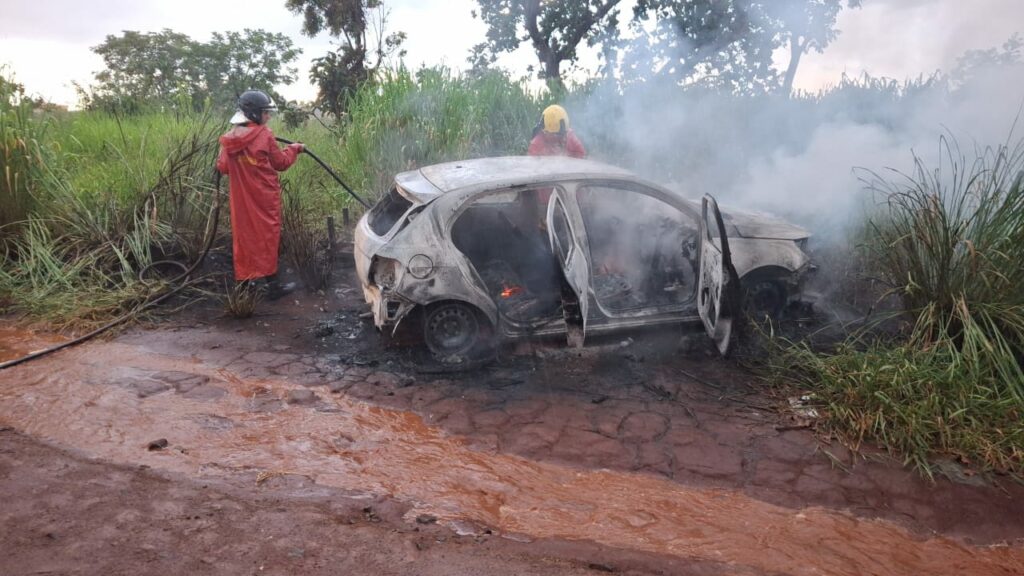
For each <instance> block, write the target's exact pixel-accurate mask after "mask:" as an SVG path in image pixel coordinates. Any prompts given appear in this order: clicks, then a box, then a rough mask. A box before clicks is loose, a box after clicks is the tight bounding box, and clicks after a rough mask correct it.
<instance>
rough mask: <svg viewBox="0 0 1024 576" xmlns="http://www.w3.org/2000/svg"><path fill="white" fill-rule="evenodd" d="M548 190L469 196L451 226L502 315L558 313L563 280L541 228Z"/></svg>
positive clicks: (532, 316) (533, 317)
mask: <svg viewBox="0 0 1024 576" xmlns="http://www.w3.org/2000/svg"><path fill="white" fill-rule="evenodd" d="M548 195H550V189H543V190H516V191H505V192H500V193H496V194H489V195H486V196H483V197H481V198H477V199H476V200H474V201H473V202H472V203H471V204H470V205H469V206H468V207H466V208H465V210H464V212H463V213H462V214H460V215H459V217H458V219H457V220H456V221H455V223H454V225H453V226H452V232H451V238H452V243H453V244H454V245H455V247H456V248H457V249H458V250H459V251H461V252H462V253H463V254H464V255H465V256H466V258H468V259H469V261H470V262H471V263H472V264H473V267H474V268H476V271H477V273H478V274H479V275H480V278H481V279H482V280H483V281H484V284H485V285H486V286H487V290H488V292H489V293H490V294H491V296H492V298H494V301H495V302H496V303H497V305H498V309H499V310H500V311H501V313H502V314H504V315H505V316H507V317H508V318H510V319H512V320H514V321H519V322H525V321H532V320H537V319H542V318H545V317H548V316H551V317H560V316H561V314H560V312H559V307H560V305H561V293H562V287H563V283H564V282H565V280H564V277H563V274H562V271H561V269H560V267H559V266H558V263H557V261H556V260H555V258H554V256H553V254H552V253H551V249H550V247H549V245H548V236H547V231H546V230H545V229H544V226H543V214H544V209H543V208H542V207H541V204H540V203H541V201H542V199H543V201H545V202H546V197H547V196H548Z"/></svg>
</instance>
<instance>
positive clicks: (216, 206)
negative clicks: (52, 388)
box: [0, 170, 220, 370]
mask: <svg viewBox="0 0 1024 576" xmlns="http://www.w3.org/2000/svg"><path fill="white" fill-rule="evenodd" d="M214 174H215V176H214V184H215V188H216V191H215V196H214V202H213V206H212V207H211V208H210V216H209V217H208V219H207V224H206V227H207V229H208V230H210V235H209V236H208V237H207V238H206V246H205V247H204V248H203V251H202V252H201V253H200V254H199V257H198V258H196V261H195V262H193V263H192V265H191V266H189V267H188V268H187V269H186V270H185V271H184V272H182V273H181V274H180V275H179V276H178V277H177V278H175V279H174V280H172V281H171V284H176V283H178V282H181V284H178V285H177V286H174V287H173V288H171V289H170V290H168V291H167V292H164V293H163V294H161V295H159V296H157V297H156V298H154V299H152V300H147V301H145V302H143V303H141V304H139V305H138V306H136V307H135V308H133V309H131V310H130V311H128V312H127V313H125V314H124V315H123V316H121V317H119V318H115V319H114V320H111V321H110V322H108V323H106V324H104V325H103V326H100V327H99V328H97V329H95V330H93V331H92V332H89V333H88V334H85V335H82V336H79V337H78V338H75V339H73V340H68V341H67V342H61V343H60V344H57V345H55V346H51V347H49V348H45V349H43V350H38V351H36V352H33V353H31V354H26V355H25V356H22V357H21V358H15V359H14V360H8V361H7V362H0V370H6V369H7V368H11V367H13V366H17V365H18V364H22V363H24V362H28V361H29V360H35V359H36V358H40V357H42V356H46V355H47V354H52V353H54V352H56V351H58V350H63V349H64V348H68V347H70V346H74V345H75V344H81V343H82V342H85V341H86V340H89V339H90V338H94V337H96V336H99V335H100V334H102V333H104V332H106V331H107V330H110V329H111V328H113V327H114V326H117V325H118V324H121V323H122V322H125V321H127V320H129V319H130V318H132V317H133V316H135V315H137V314H139V313H140V312H142V311H143V310H146V309H147V308H150V307H152V306H156V305H157V304H159V303H161V302H163V301H164V300H167V299H168V298H170V297H171V296H173V295H174V294H177V293H178V292H181V290H182V289H184V288H185V287H186V286H188V285H189V281H188V278H189V276H191V275H192V273H193V272H195V271H196V268H199V265H200V264H202V262H203V260H204V259H205V258H206V255H207V254H208V253H209V252H210V248H212V247H213V240H214V238H216V236H217V224H218V221H219V220H220V172H219V171H216V170H215V171H214ZM211 220H212V229H211V223H210V222H211Z"/></svg>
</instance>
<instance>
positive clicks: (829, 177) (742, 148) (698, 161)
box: [568, 64, 1024, 241]
mask: <svg viewBox="0 0 1024 576" xmlns="http://www.w3.org/2000/svg"><path fill="white" fill-rule="evenodd" d="M568 104H569V108H570V114H571V116H572V118H573V125H574V127H575V128H576V130H577V132H579V133H580V134H581V135H582V137H583V138H584V139H585V144H586V145H587V147H588V149H589V151H590V152H591V155H592V156H593V157H595V158H599V159H603V160H606V161H609V162H611V163H614V164H619V165H624V166H627V167H629V168H632V169H634V170H635V171H637V172H638V173H639V174H641V175H644V176H646V177H648V178H650V179H652V180H655V181H659V182H662V183H665V184H668V185H669V186H670V187H673V188H675V189H678V190H679V191H681V192H683V193H685V194H686V195H688V196H690V197H694V198H696V197H699V196H700V195H701V194H703V193H705V192H710V193H712V194H713V195H715V196H716V197H718V198H719V199H720V200H721V201H722V203H723V204H726V205H730V206H732V207H734V208H737V209H742V210H748V211H763V212H768V213H772V214H775V215H777V216H780V217H783V218H786V219H789V220H791V221H794V222H797V223H800V224H802V225H804V226H807V227H809V228H810V229H811V230H812V231H813V232H814V233H815V234H816V235H818V237H819V238H825V239H833V240H836V241H841V239H842V238H843V237H844V233H845V232H846V231H847V229H848V226H849V225H850V224H851V223H854V222H856V221H857V220H858V218H859V215H860V214H861V213H862V212H861V208H862V206H863V205H864V203H865V202H868V201H870V200H871V198H870V195H869V194H868V193H867V192H866V190H865V186H864V183H863V182H862V180H861V178H862V177H863V176H864V174H866V173H869V172H875V173H879V174H882V175H883V176H885V175H890V176H892V177H898V176H897V175H896V174H895V173H894V172H892V171H898V172H903V173H909V172H910V170H911V169H912V168H913V158H914V155H915V154H916V155H917V156H918V157H920V158H921V159H922V160H924V162H925V163H926V164H928V165H930V166H937V165H938V163H939V162H940V160H941V158H940V157H939V155H940V148H939V139H940V137H942V136H952V137H953V138H955V139H956V141H957V142H958V143H959V145H960V147H961V148H962V149H964V151H965V152H967V153H968V156H972V155H973V152H972V150H973V149H974V148H975V147H985V146H998V145H1000V144H1004V143H1006V142H1007V141H1008V140H1009V139H1010V138H1011V137H1013V138H1016V139H1019V138H1021V137H1022V136H1024V133H1022V130H1024V127H1019V128H1018V130H1017V133H1016V134H1011V129H1012V127H1013V125H1014V122H1015V120H1017V119H1018V116H1019V115H1020V111H1021V106H1022V104H1024V65H1020V64H1016V65H1002V66H999V67H992V68H989V69H983V70H975V71H973V74H972V75H971V79H970V80H969V81H968V83H966V84H964V85H961V86H956V87H952V88H951V87H950V86H949V84H948V83H947V82H946V81H945V80H937V79H933V80H931V81H929V80H919V81H911V82H908V83H896V82H892V81H888V82H885V81H881V80H877V79H860V80H853V81H849V82H844V83H842V84H840V85H839V86H837V87H836V88H834V89H833V90H831V91H828V92H826V93H823V94H821V95H818V96H817V97H797V98H784V97H778V96H770V95H768V96H756V97H732V96H723V95H721V94H714V93H707V92H701V91H699V90H695V89H691V90H685V91H684V90H682V89H680V88H679V87H678V86H675V85H668V86H666V85H659V84H657V83H654V82H650V83H646V84H642V85H635V86H631V87H628V88H626V89H625V90H624V91H623V90H622V89H620V88H618V87H611V86H609V87H604V88H597V89H595V90H594V91H592V92H591V93H590V94H589V95H588V96H587V97H585V98H580V99H578V100H576V101H571V102H569V103H568Z"/></svg>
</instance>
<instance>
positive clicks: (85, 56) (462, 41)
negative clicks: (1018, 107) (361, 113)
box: [0, 0, 1024, 104]
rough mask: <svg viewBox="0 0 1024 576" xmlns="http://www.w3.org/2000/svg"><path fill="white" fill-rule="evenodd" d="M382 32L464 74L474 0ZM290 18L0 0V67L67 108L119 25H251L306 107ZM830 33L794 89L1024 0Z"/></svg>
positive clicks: (253, 12)
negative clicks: (294, 74) (279, 48)
mask: <svg viewBox="0 0 1024 576" xmlns="http://www.w3.org/2000/svg"><path fill="white" fill-rule="evenodd" d="M386 4H387V5H388V6H390V7H391V26H390V28H392V29H394V30H404V31H405V32H407V33H408V35H409V39H408V42H407V44H406V49H407V50H408V56H407V58H406V63H407V64H409V65H410V66H413V67H415V66H418V65H420V64H423V63H426V64H441V63H443V64H447V65H449V66H451V67H453V68H463V67H465V61H466V55H467V53H468V50H469V48H470V47H471V46H472V45H473V44H476V43H477V42H480V41H481V39H482V38H483V36H484V26H483V24H481V23H480V21H479V20H474V19H473V18H472V16H471V15H470V11H471V10H472V9H473V7H474V6H476V2H475V1H474V0H389V1H387V2H386ZM300 26H301V21H300V19H299V18H298V17H297V16H295V15H293V14H291V13H290V12H288V10H286V9H285V8H284V0H246V1H245V2H238V1H233V0H232V1H226V0H174V1H170V0H161V1H156V0H101V1H98V2H82V1H81V0H0V66H4V65H6V66H7V67H8V68H9V69H12V70H13V71H14V74H15V78H16V79H17V80H18V81H19V82H21V83H22V84H24V85H25V87H26V88H27V89H28V90H29V91H30V92H31V93H33V94H38V95H42V96H43V97H45V98H47V99H49V100H52V101H54V102H58V103H62V104H73V103H74V101H75V95H74V89H73V88H72V86H71V81H73V80H74V81H78V82H79V83H83V84H88V83H89V82H90V81H91V79H92V74H93V73H94V72H96V71H98V70H101V69H102V67H103V64H102V60H101V59H100V58H99V57H98V56H96V55H95V54H93V53H92V52H91V51H90V48H91V47H93V46H96V45H98V44H100V43H102V42H103V40H104V38H105V37H106V35H108V34H120V33H121V31H123V30H136V31H141V32H154V31H159V30H161V29H164V28H169V29H171V30H174V31H175V32H180V33H184V34H187V35H188V36H190V37H192V38H193V39H195V40H202V41H207V40H209V37H210V34H211V33H212V32H214V31H229V30H237V31H240V30H242V29H244V28H261V29H264V30H267V31H269V32H280V33H283V34H286V35H287V36H289V37H290V38H292V40H293V42H294V43H295V44H296V45H297V46H298V47H300V48H302V49H303V55H302V57H301V60H300V62H299V65H298V66H299V76H300V78H299V81H298V82H297V83H296V84H294V85H292V86H290V87H285V88H283V89H281V90H280V91H281V93H282V94H283V95H284V96H285V97H287V98H289V99H297V100H311V99H312V98H313V97H314V95H315V90H314V89H313V87H312V86H310V85H309V83H308V81H307V79H306V77H307V71H308V68H309V60H310V59H311V58H314V57H317V56H320V55H322V54H323V53H325V52H327V51H328V50H329V49H330V43H329V40H328V39H327V38H326V37H321V38H316V39H309V38H306V37H304V36H302V35H301V34H300V31H299V29H300ZM838 27H839V29H840V30H841V31H842V35H841V36H840V38H839V39H838V40H837V41H836V42H835V43H834V44H833V45H832V46H830V47H829V48H828V50H827V51H826V52H825V53H824V54H823V55H817V54H812V55H809V56H808V57H807V58H806V59H805V60H804V62H803V63H802V64H801V68H800V71H799V74H798V76H797V81H796V85H797V87H799V88H806V89H816V88H819V87H821V86H824V85H827V84H830V83H835V82H837V81H838V80H839V78H840V76H841V74H842V73H843V72H846V73H848V74H852V75H857V74H860V73H861V72H864V71H869V72H871V73H872V74H873V75H876V76H888V77H893V78H897V79H904V78H907V77H912V76H917V75H918V74H922V73H924V74H930V73H931V72H933V71H935V70H937V69H940V68H941V69H944V70H949V69H951V68H952V67H953V65H954V64H955V61H956V58H957V56H959V55H960V54H962V53H963V52H964V51H965V50H969V49H977V48H990V47H994V46H998V45H1001V44H1002V43H1003V42H1004V41H1005V40H1006V39H1007V38H1009V37H1010V36H1011V35H1012V34H1014V33H1016V32H1024V0H972V1H970V2H967V1H965V0H864V7H863V8H861V9H860V10H852V11H850V10H847V11H844V13H843V14H842V16H841V17H840V20H839V26H838ZM533 58H534V57H533V54H532V52H530V51H529V50H528V49H523V50H521V51H520V53H518V54H515V55H512V56H510V57H506V58H504V59H503V60H502V64H503V65H505V66H506V67H508V68H510V69H512V70H513V71H514V72H516V73H525V68H526V66H527V65H528V64H530V63H532V62H533Z"/></svg>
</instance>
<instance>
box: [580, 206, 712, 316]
mask: <svg viewBox="0 0 1024 576" xmlns="http://www.w3.org/2000/svg"><path fill="white" fill-rule="evenodd" d="M576 194H577V202H578V204H579V207H580V212H581V213H582V215H583V222H584V225H585V226H586V229H587V240H588V243H589V245H590V261H591V262H592V266H593V272H592V274H591V277H592V280H591V281H592V286H591V288H592V289H593V292H594V295H595V296H596V300H597V303H598V305H599V306H600V307H601V308H603V309H604V310H606V311H609V312H613V313H614V312H625V311H631V310H636V309H638V308H649V307H672V306H676V305H683V304H686V303H688V302H690V301H691V300H692V299H693V298H694V295H695V294H696V285H697V279H696V266H697V258H698V255H697V233H698V229H697V223H696V222H695V221H693V220H692V219H691V218H690V217H689V216H688V215H687V214H684V213H682V212H680V211H679V210H677V209H675V208H673V207H672V206H670V205H668V204H666V203H665V202H662V201H661V200H658V199H657V198H653V197H651V196H647V195H645V194H641V193H638V192H636V191H634V190H629V189H620V188H614V187H609V186H587V187H581V188H580V189H578V190H577V192H576Z"/></svg>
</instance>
